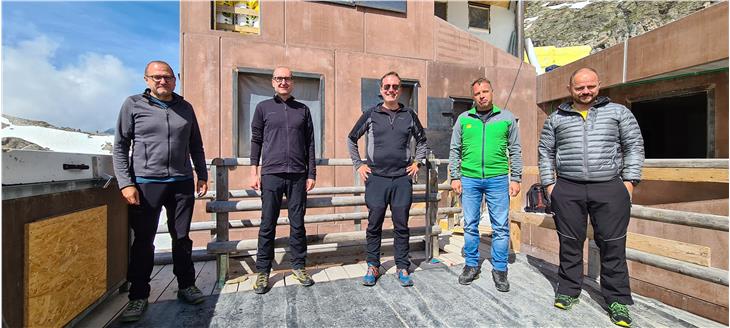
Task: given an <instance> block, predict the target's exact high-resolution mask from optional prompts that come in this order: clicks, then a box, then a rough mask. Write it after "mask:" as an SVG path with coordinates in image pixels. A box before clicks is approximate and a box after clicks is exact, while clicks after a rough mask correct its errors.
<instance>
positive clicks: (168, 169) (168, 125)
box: [165, 108, 170, 177]
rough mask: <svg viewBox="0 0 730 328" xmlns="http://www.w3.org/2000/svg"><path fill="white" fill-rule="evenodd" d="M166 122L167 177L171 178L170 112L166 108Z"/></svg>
mask: <svg viewBox="0 0 730 328" xmlns="http://www.w3.org/2000/svg"><path fill="white" fill-rule="evenodd" d="M165 121H166V122H167V176H168V177H169V176H170V110H169V108H165Z"/></svg>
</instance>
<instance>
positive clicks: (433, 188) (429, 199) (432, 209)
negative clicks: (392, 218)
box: [424, 152, 439, 260]
mask: <svg viewBox="0 0 730 328" xmlns="http://www.w3.org/2000/svg"><path fill="white" fill-rule="evenodd" d="M437 193H438V165H437V163H436V157H435V156H434V155H433V152H429V154H428V157H426V222H425V226H426V227H425V228H426V233H425V236H424V239H425V241H426V247H425V252H426V260H431V259H432V258H434V257H435V256H438V255H439V247H438V235H437V234H434V233H433V231H434V229H433V228H434V227H433V226H434V225H435V224H438V222H437V218H438V217H437V212H438V197H434V196H437ZM437 231H438V229H437Z"/></svg>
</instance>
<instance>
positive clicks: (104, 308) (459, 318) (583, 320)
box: [78, 236, 722, 327]
mask: <svg viewBox="0 0 730 328" xmlns="http://www.w3.org/2000/svg"><path fill="white" fill-rule="evenodd" d="M462 244H463V238H460V237H458V236H452V237H451V240H450V243H449V244H446V245H442V248H443V249H445V250H446V252H442V253H441V254H440V256H439V258H438V259H439V260H440V261H439V263H436V264H433V263H424V261H423V257H422V254H423V252H418V253H415V252H414V253H412V254H411V255H412V262H413V263H414V266H413V267H412V270H413V271H414V274H413V277H414V281H415V283H416V286H415V287H412V288H401V287H400V286H399V285H398V283H397V280H396V279H395V276H394V275H392V274H390V273H394V272H395V266H394V261H393V258H392V256H391V257H384V258H383V259H382V261H383V267H384V268H385V269H386V270H387V273H388V274H390V275H388V274H386V276H384V277H383V278H382V279H381V280H380V281H379V282H378V285H377V286H376V287H372V288H366V287H363V286H361V285H360V277H362V276H363V275H364V274H365V271H366V264H365V263H364V262H357V263H345V264H343V263H337V264H335V265H331V264H330V265H318V266H314V267H308V268H307V269H308V272H310V274H312V277H313V278H314V280H315V281H316V284H315V285H314V286H312V287H310V288H303V287H301V286H297V285H299V283H298V282H296V281H295V280H293V279H291V275H290V271H289V270H286V269H280V270H276V267H275V271H272V275H271V283H272V284H273V288H272V290H271V291H269V292H268V293H267V294H264V295H257V294H254V293H253V292H252V291H251V289H252V283H253V279H254V277H255V273H254V272H253V271H254V270H253V269H254V260H253V259H252V258H251V257H245V258H237V259H233V260H231V274H230V276H231V279H230V280H229V281H228V283H227V284H226V285H225V286H224V287H223V288H222V289H216V288H215V287H214V282H215V267H216V266H215V262H214V261H209V262H198V263H195V268H196V272H197V281H196V284H197V286H198V287H199V288H200V289H201V290H203V292H204V293H206V294H207V295H210V296H209V297H208V298H207V300H206V302H204V303H203V304H201V305H199V306H193V305H187V304H183V303H181V302H179V301H177V300H176V297H175V296H176V294H175V293H176V291H177V283H176V281H175V279H174V275H173V273H172V265H164V266H156V267H155V270H154V276H153V278H152V282H151V285H152V293H151V295H150V298H149V301H150V303H151V304H150V307H149V309H148V311H147V313H146V314H145V317H144V318H143V320H142V321H140V322H137V323H134V324H122V323H119V322H118V320H115V319H116V317H117V316H118V315H119V314H120V313H121V311H122V309H123V308H124V306H125V305H126V302H127V294H126V293H122V294H116V295H114V296H112V297H110V298H109V299H107V300H106V301H105V302H104V303H103V304H101V305H100V306H99V307H98V308H97V309H96V310H95V311H94V312H92V313H91V314H90V315H89V316H88V317H86V318H85V319H84V320H83V321H81V322H80V323H79V324H78V326H79V327H105V326H111V327H151V326H154V327H157V326H165V327H190V326H193V327H200V326H206V327H207V326H210V327H232V326H235V327H261V326H270V327H280V326H287V327H289V326H292V327H297V326H331V327H353V326H357V327H360V326H372V325H378V326H386V327H390V326H403V327H413V326H447V327H454V326H456V327H460V326H493V325H500V326H603V327H611V326H612V324H611V322H610V321H609V319H608V316H607V314H606V312H605V304H602V299H601V297H600V296H599V295H598V292H596V289H595V288H596V287H595V286H593V287H591V285H590V284H588V285H587V286H586V292H584V293H583V294H582V295H581V303H580V305H579V306H576V308H574V309H573V310H571V311H569V312H566V311H560V310H557V309H555V308H553V307H552V297H553V293H554V287H555V272H556V268H555V267H554V266H552V265H550V264H548V263H546V262H543V261H541V260H539V259H536V258H531V257H526V256H524V255H517V257H516V260H515V261H514V263H512V264H511V265H510V282H511V284H512V290H511V291H510V292H509V293H499V292H497V291H496V290H495V289H494V286H493V283H492V279H491V276H490V273H489V271H490V270H491V265H490V264H489V261H488V260H487V261H484V264H483V269H482V270H483V273H482V277H481V278H480V279H478V280H476V281H475V282H474V284H472V285H471V286H461V285H459V284H458V283H457V281H456V280H457V276H458V274H459V273H460V272H461V268H462V266H463V263H464V259H463V258H462V257H461V256H460V250H461V245H462ZM488 247H489V245H488V244H486V245H485V243H482V245H480V251H481V252H482V257H484V256H488V255H489V248H488ZM513 258H514V257H513ZM333 259H336V258H333ZM634 297H635V301H636V305H634V306H632V307H631V310H632V315H633V317H634V320H635V323H636V324H635V326H638V327H654V326H657V327H661V326H683V327H715V326H717V327H720V326H722V325H720V324H718V323H716V322H713V321H710V320H707V319H704V318H701V317H698V316H695V315H692V314H690V313H688V312H685V311H683V310H679V309H676V308H672V307H670V306H668V305H665V304H662V303H660V302H657V301H655V300H652V299H648V298H645V297H641V296H638V295H636V296H634Z"/></svg>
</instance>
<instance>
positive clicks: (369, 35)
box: [364, 1, 434, 59]
mask: <svg viewBox="0 0 730 328" xmlns="http://www.w3.org/2000/svg"><path fill="white" fill-rule="evenodd" d="M364 10H365V52H368V53H376V54H383V55H392V56H402V57H411V58H421V59H433V58H434V54H433V53H434V49H433V47H434V40H433V33H434V31H433V30H434V25H433V24H434V15H433V2H429V1H408V14H407V15H403V14H398V13H391V12H387V11H383V10H377V9H369V8H366V9H364ZM383 36H387V37H385V38H384V37H383Z"/></svg>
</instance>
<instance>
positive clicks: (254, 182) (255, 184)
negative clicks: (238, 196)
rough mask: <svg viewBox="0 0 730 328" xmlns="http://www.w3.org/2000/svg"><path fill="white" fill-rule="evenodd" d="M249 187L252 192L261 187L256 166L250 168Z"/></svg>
mask: <svg viewBox="0 0 730 328" xmlns="http://www.w3.org/2000/svg"><path fill="white" fill-rule="evenodd" d="M249 186H250V187H251V189H253V190H259V187H261V176H260V175H259V172H258V166H251V184H250V185H249Z"/></svg>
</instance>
